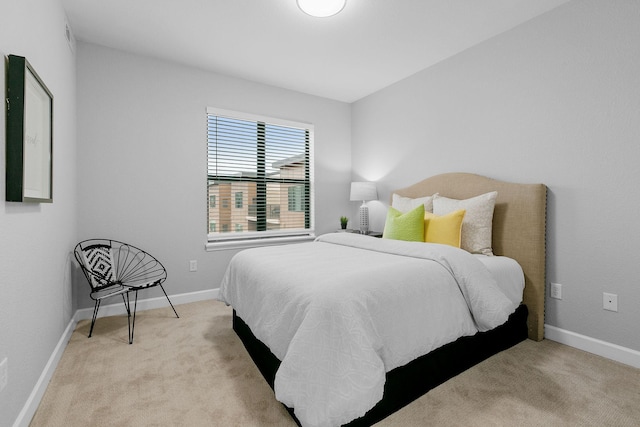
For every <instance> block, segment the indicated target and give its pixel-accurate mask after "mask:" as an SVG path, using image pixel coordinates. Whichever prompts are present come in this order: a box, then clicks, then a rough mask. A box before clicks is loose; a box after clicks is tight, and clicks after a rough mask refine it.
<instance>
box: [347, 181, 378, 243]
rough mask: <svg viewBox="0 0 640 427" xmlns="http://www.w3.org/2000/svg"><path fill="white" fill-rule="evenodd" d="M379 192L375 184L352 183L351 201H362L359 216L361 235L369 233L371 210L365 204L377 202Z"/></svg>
mask: <svg viewBox="0 0 640 427" xmlns="http://www.w3.org/2000/svg"><path fill="white" fill-rule="evenodd" d="M377 198H378V191H377V190H376V184H375V182H352V183H351V196H350V197H349V200H351V201H355V200H362V205H361V206H360V211H359V213H358V216H359V217H360V233H362V234H367V233H369V208H368V207H367V205H366V204H365V202H367V201H368V200H376V199H377Z"/></svg>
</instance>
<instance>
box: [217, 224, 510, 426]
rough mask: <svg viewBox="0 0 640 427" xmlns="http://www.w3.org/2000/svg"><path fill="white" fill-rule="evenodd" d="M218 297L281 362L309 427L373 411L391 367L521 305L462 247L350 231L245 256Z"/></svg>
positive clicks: (279, 390)
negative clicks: (375, 236) (371, 235)
mask: <svg viewBox="0 0 640 427" xmlns="http://www.w3.org/2000/svg"><path fill="white" fill-rule="evenodd" d="M219 299H220V300H221V301H223V302H225V303H227V304H229V305H231V306H233V308H234V309H235V310H236V312H237V314H238V315H239V316H240V317H241V318H242V319H243V320H244V321H245V322H246V323H247V325H249V327H250V328H251V331H252V332H253V333H254V335H255V336H256V337H257V338H258V339H260V340H261V341H262V342H263V343H265V344H266V345H267V346H268V347H269V348H270V349H271V351H272V352H273V354H275V356H276V357H278V359H280V360H281V361H282V364H281V365H280V368H279V370H278V372H277V374H276V378H275V384H274V390H275V394H276V399H278V400H279V401H280V402H282V403H284V404H285V405H287V406H289V407H292V408H294V411H295V414H296V416H297V417H298V419H299V420H300V422H301V423H302V425H303V426H305V427H307V426H335V425H341V424H344V423H347V422H349V421H351V420H353V419H356V418H358V417H360V416H362V415H364V414H365V413H366V412H367V411H368V410H369V409H371V408H372V407H373V406H374V405H375V404H376V403H377V402H378V401H379V400H380V399H381V398H382V393H383V388H384V382H385V372H387V371H390V370H392V369H394V368H396V367H398V366H402V365H404V364H406V363H407V362H409V361H411V360H413V359H415V358H416V357H419V356H421V355H423V354H426V353H428V352H429V351H431V350H433V349H435V348H438V347H440V346H442V345H444V344H446V343H449V342H452V341H454V340H456V339H457V338H459V337H461V336H466V335H473V334H475V333H476V332H477V331H478V330H480V331H485V330H488V329H492V328H494V327H496V326H498V325H501V324H502V323H504V322H505V321H506V320H507V317H508V316H509V314H511V313H512V312H513V311H514V310H515V308H516V306H517V303H514V302H512V301H510V300H509V299H508V298H507V297H506V296H505V295H504V294H503V293H502V291H500V289H499V288H498V287H497V286H496V283H495V281H494V280H493V279H492V277H491V275H490V274H489V272H488V271H487V269H486V268H485V267H484V266H483V265H482V263H480V262H479V261H478V260H477V259H475V258H474V257H473V256H472V255H470V254H468V253H467V252H465V251H463V250H460V249H456V248H453V247H449V246H443V245H435V244H428V243H416V242H403V241H395V240H387V239H375V238H371V237H367V236H362V235H358V234H350V233H334V234H327V235H324V236H321V237H319V238H318V239H317V240H316V241H315V242H312V243H304V244H297V245H288V246H276V247H265V248H255V249H248V250H245V251H242V252H240V253H238V254H237V255H236V256H235V257H234V258H233V259H232V260H231V263H230V265H229V268H228V270H227V272H226V274H225V276H224V278H223V280H222V284H221V287H220V293H219Z"/></svg>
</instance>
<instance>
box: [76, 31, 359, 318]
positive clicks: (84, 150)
mask: <svg viewBox="0 0 640 427" xmlns="http://www.w3.org/2000/svg"><path fill="white" fill-rule="evenodd" d="M77 63H78V71H77V72H78V161H79V166H78V175H79V179H78V196H79V197H78V208H79V212H80V215H79V234H80V238H90V237H99V236H108V237H112V238H115V239H122V240H125V241H128V242H131V243H133V244H136V245H138V246H140V247H142V248H144V249H147V250H148V251H149V252H151V253H152V254H154V255H156V256H157V257H158V258H159V259H161V260H162V262H163V263H164V264H165V266H166V267H167V270H168V271H169V278H168V280H167V285H166V286H165V288H166V290H167V292H168V293H170V294H179V293H185V292H194V291H200V290H207V289H214V288H218V287H219V284H220V280H221V278H222V275H223V273H224V271H225V269H226V266H227V262H228V260H229V259H230V257H231V256H232V255H233V254H234V253H235V251H216V252H206V251H205V243H206V233H207V218H206V207H207V193H206V182H207V181H206V180H207V169H206V168H207V166H206V165H207V163H206V149H207V146H206V113H205V109H206V107H207V106H213V107H219V108H224V109H229V110H236V111H243V112H249V113H255V114H264V115H268V116H272V117H279V118H283V119H288V120H294V121H300V122H307V123H313V124H314V125H315V166H316V168H315V181H316V194H315V201H316V230H317V231H318V232H319V233H323V232H327V231H331V230H335V229H337V228H338V227H339V217H340V216H341V215H344V213H345V210H346V209H348V208H349V201H348V200H349V180H350V177H351V147H350V138H351V133H350V132H351V110H350V106H349V104H346V103H342V102H337V101H332V100H328V99H324V98H318V97H314V96H309V95H304V94H300V93H296V92H291V91H287V90H283V89H279V88H275V87H270V86H264V85H259V84H256V83H252V82H248V81H245V80H240V79H236V78H231V77H224V76H220V75H216V74H212V73H208V72H204V71H200V70H197V69H193V68H187V67H183V66H180V65H177V64H173V63H169V62H162V61H158V60H155V59H151V58H145V57H141V56H136V55H130V54H127V53H123V52H120V51H116V50H112V49H107V48H104V47H101V46H97V45H93V44H86V43H79V45H78V60H77ZM192 259H194V260H197V261H198V271H197V272H195V273H191V272H189V260H192ZM78 285H79V287H78V288H77V294H78V306H79V307H80V308H82V307H87V306H89V305H90V301H89V300H88V298H87V289H86V286H85V284H84V283H79V284H78ZM148 292H149V293H148V294H147V295H144V296H141V297H143V298H146V297H153V296H157V295H158V292H160V291H159V290H149V291H148ZM160 295H161V294H160Z"/></svg>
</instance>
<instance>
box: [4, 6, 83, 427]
mask: <svg viewBox="0 0 640 427" xmlns="http://www.w3.org/2000/svg"><path fill="white" fill-rule="evenodd" d="M10 54H13V55H19V56H24V57H26V58H27V60H28V61H29V62H30V63H31V65H32V66H33V67H34V68H35V70H36V72H37V73H38V74H39V75H40V77H41V78H42V80H44V82H45V84H46V85H47V87H48V88H49V90H50V91H51V92H52V93H53V96H54V106H53V108H54V116H53V117H54V122H53V161H54V166H53V203H52V204H32V203H28V204H27V203H15V202H12V203H10V202H5V201H4V200H5V169H6V168H5V161H6V158H5V142H6V141H5V138H6V134H5V120H6V103H5V102H4V101H3V102H1V103H0V104H1V105H0V361H2V360H3V359H4V358H7V360H8V368H9V369H8V385H7V387H6V388H5V389H4V390H3V391H1V392H0V426H9V425H11V424H12V423H13V421H14V420H15V419H16V418H17V416H18V414H19V412H20V410H21V409H22V407H23V406H24V403H25V402H26V401H27V399H28V398H29V395H30V393H31V391H32V390H33V387H34V385H35V384H36V382H37V380H38V378H39V377H40V374H41V373H42V371H43V370H44V367H45V365H46V363H47V361H48V360H49V357H50V356H51V354H52V353H53V350H54V348H55V346H56V344H57V343H58V341H59V340H60V337H61V336H62V334H63V332H64V329H65V327H66V326H67V324H68V323H69V320H70V319H71V316H72V314H73V309H72V304H71V301H72V300H71V280H70V269H71V257H70V256H71V249H72V248H73V244H74V242H75V240H76V226H75V222H76V186H75V178H76V173H75V172H76V141H75V138H76V136H75V125H76V121H75V58H74V55H73V53H72V51H71V49H70V48H69V46H68V45H67V42H66V39H65V16H64V12H63V9H62V5H61V3H60V1H58V0H53V1H52V0H28V1H25V0H20V1H8V2H7V1H3V2H1V3H0V55H2V60H3V62H2V67H1V69H2V72H0V88H2V89H1V90H2V93H3V96H2V98H3V99H4V93H5V87H6V82H5V62H4V61H5V58H6V57H7V56H8V55H10Z"/></svg>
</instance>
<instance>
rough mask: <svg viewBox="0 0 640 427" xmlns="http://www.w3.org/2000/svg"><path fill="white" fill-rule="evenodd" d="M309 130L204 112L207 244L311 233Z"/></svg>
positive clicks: (210, 110) (264, 119)
mask: <svg viewBox="0 0 640 427" xmlns="http://www.w3.org/2000/svg"><path fill="white" fill-rule="evenodd" d="M312 141H313V126H311V125H309V124H304V123H296V122H289V121H283V120H279V119H272V118H268V117H261V116H254V115H249V114H244V113H238V112H232V111H226V110H220V109H214V108H207V147H208V150H207V151H208V179H207V190H208V191H207V198H208V200H209V203H208V210H207V211H208V226H207V229H208V231H209V234H208V235H209V241H210V242H215V241H224V240H240V239H262V238H278V237H282V236H292V235H294V236H295V235H305V236H308V235H311V234H313V210H312V208H313V179H312V177H313V174H312V171H313V159H312Z"/></svg>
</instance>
